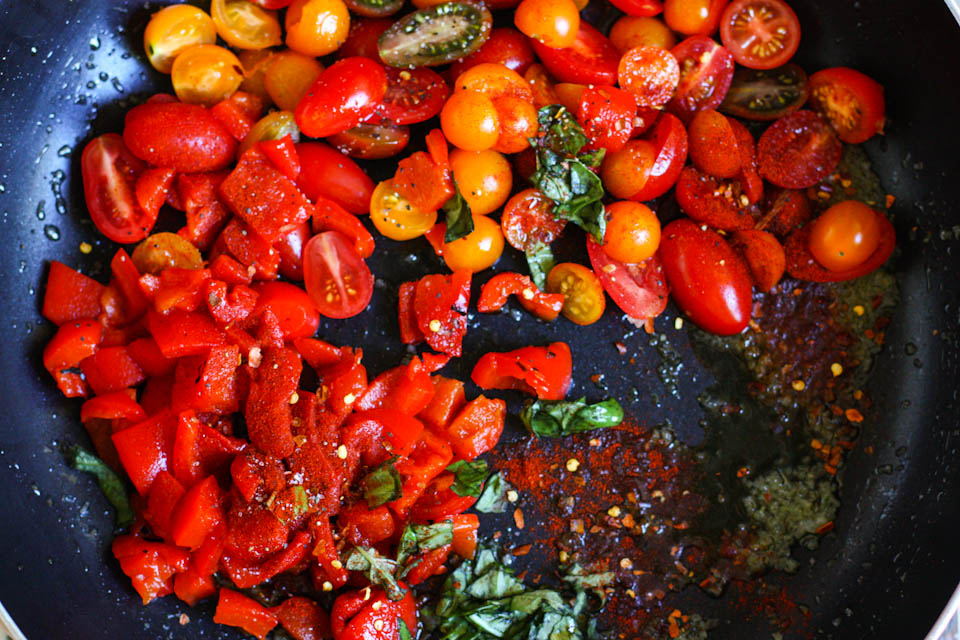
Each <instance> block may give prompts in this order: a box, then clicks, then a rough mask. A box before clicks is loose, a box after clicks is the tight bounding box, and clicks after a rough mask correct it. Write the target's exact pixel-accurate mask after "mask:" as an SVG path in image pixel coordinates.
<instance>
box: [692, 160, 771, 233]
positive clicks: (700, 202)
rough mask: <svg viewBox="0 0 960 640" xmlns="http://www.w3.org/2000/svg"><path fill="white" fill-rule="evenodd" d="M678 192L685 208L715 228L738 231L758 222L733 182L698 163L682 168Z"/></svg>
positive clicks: (695, 217)
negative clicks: (744, 205) (708, 171)
mask: <svg viewBox="0 0 960 640" xmlns="http://www.w3.org/2000/svg"><path fill="white" fill-rule="evenodd" d="M676 195H677V204H678V205H680V209H681V211H683V212H684V213H685V214H687V215H688V216H690V217H691V218H693V219H694V220H696V221H698V222H702V223H704V224H707V225H710V226H711V227H713V228H715V229H723V230H724V231H734V230H737V229H750V228H752V227H753V225H754V220H753V217H752V216H751V215H750V212H749V211H748V210H747V209H746V208H745V207H743V206H742V204H743V203H742V202H741V201H740V193H738V192H737V191H736V190H735V189H734V188H733V185H731V184H730V183H729V182H725V181H720V180H717V179H716V178H714V177H712V176H709V175H707V174H705V173H701V172H700V171H698V170H697V168H696V167H692V166H691V167H685V168H684V169H683V171H682V172H680V179H679V180H677V191H676Z"/></svg>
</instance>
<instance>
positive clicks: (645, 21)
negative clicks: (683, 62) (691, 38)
mask: <svg viewBox="0 0 960 640" xmlns="http://www.w3.org/2000/svg"><path fill="white" fill-rule="evenodd" d="M610 42H611V44H613V46H614V47H616V48H617V51H619V52H620V54H621V55H622V54H624V53H626V52H627V51H629V50H630V49H633V48H634V47H660V48H661V49H672V48H673V45H675V44H677V37H676V36H675V35H673V31H670V27H668V26H667V25H665V24H664V23H663V20H660V19H659V18H638V17H636V16H623V17H622V18H620V19H619V20H617V21H616V22H615V23H613V27H612V28H611V29H610Z"/></svg>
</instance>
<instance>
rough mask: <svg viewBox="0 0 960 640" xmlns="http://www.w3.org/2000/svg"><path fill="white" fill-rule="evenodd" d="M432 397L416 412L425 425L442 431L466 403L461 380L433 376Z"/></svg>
mask: <svg viewBox="0 0 960 640" xmlns="http://www.w3.org/2000/svg"><path fill="white" fill-rule="evenodd" d="M433 389H434V394H433V399H432V400H430V404H429V405H427V407H426V408H425V409H424V410H423V411H421V412H420V413H418V414H417V417H418V418H420V419H421V420H422V421H423V423H424V424H425V425H427V426H428V427H431V428H433V429H437V430H439V431H442V430H443V429H445V428H446V426H447V425H448V424H450V421H451V420H452V419H453V417H454V416H455V415H456V414H457V413H458V412H459V411H460V409H462V408H463V405H465V404H466V403H467V399H466V395H465V394H464V392H463V382H462V381H460V380H455V379H453V378H445V377H444V376H433Z"/></svg>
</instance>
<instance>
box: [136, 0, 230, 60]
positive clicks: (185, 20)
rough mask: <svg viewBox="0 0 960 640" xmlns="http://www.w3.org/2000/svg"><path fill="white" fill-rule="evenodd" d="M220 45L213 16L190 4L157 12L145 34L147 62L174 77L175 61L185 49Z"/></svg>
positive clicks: (175, 5)
mask: <svg viewBox="0 0 960 640" xmlns="http://www.w3.org/2000/svg"><path fill="white" fill-rule="evenodd" d="M216 41H217V27H216V25H214V23H213V20H212V19H211V18H210V16H209V15H207V13H206V12H205V11H203V10H202V9H198V8H196V7H192V6H190V5H188V4H174V5H170V6H169V7H164V8H163V9H161V10H160V11H157V12H156V13H155V14H153V15H152V16H151V17H150V22H148V23H147V28H146V29H145V30H144V32H143V48H144V50H145V51H146V52H147V59H148V60H149V61H150V64H152V65H153V68H154V69H156V70H157V71H160V72H162V73H170V69H171V68H173V61H174V60H175V59H176V57H177V55H179V54H180V52H182V51H183V50H184V49H186V48H188V47H192V46H193V45H195V44H214V43H215V42H216Z"/></svg>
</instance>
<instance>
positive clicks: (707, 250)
mask: <svg viewBox="0 0 960 640" xmlns="http://www.w3.org/2000/svg"><path fill="white" fill-rule="evenodd" d="M660 259H661V260H663V270H664V273H665V274H666V276H667V281H668V282H669V284H670V293H671V296H672V298H673V300H674V302H676V303H677V306H679V307H680V309H681V310H682V311H683V312H684V313H685V314H686V315H687V317H689V318H690V319H691V320H692V321H693V322H695V323H696V324H697V325H698V326H699V327H700V328H701V329H703V330H705V331H709V332H710V333H715V334H717V335H734V334H737V333H740V332H741V331H743V329H744V328H745V327H746V326H747V324H748V323H749V322H750V312H751V308H752V304H753V303H752V297H751V279H750V271H749V269H748V267H747V265H746V263H744V261H743V259H742V258H741V257H740V256H739V255H738V254H737V253H736V252H735V251H734V250H733V249H732V248H730V245H729V244H727V241H726V240H724V239H723V238H722V237H721V236H720V235H719V234H717V233H716V232H715V231H711V230H710V229H704V228H703V227H701V226H700V225H698V224H697V223H695V222H694V221H692V220H689V219H686V218H681V219H679V220H674V221H673V222H671V223H670V224H668V225H667V226H666V227H665V228H664V229H663V236H662V240H661V242H660Z"/></svg>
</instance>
